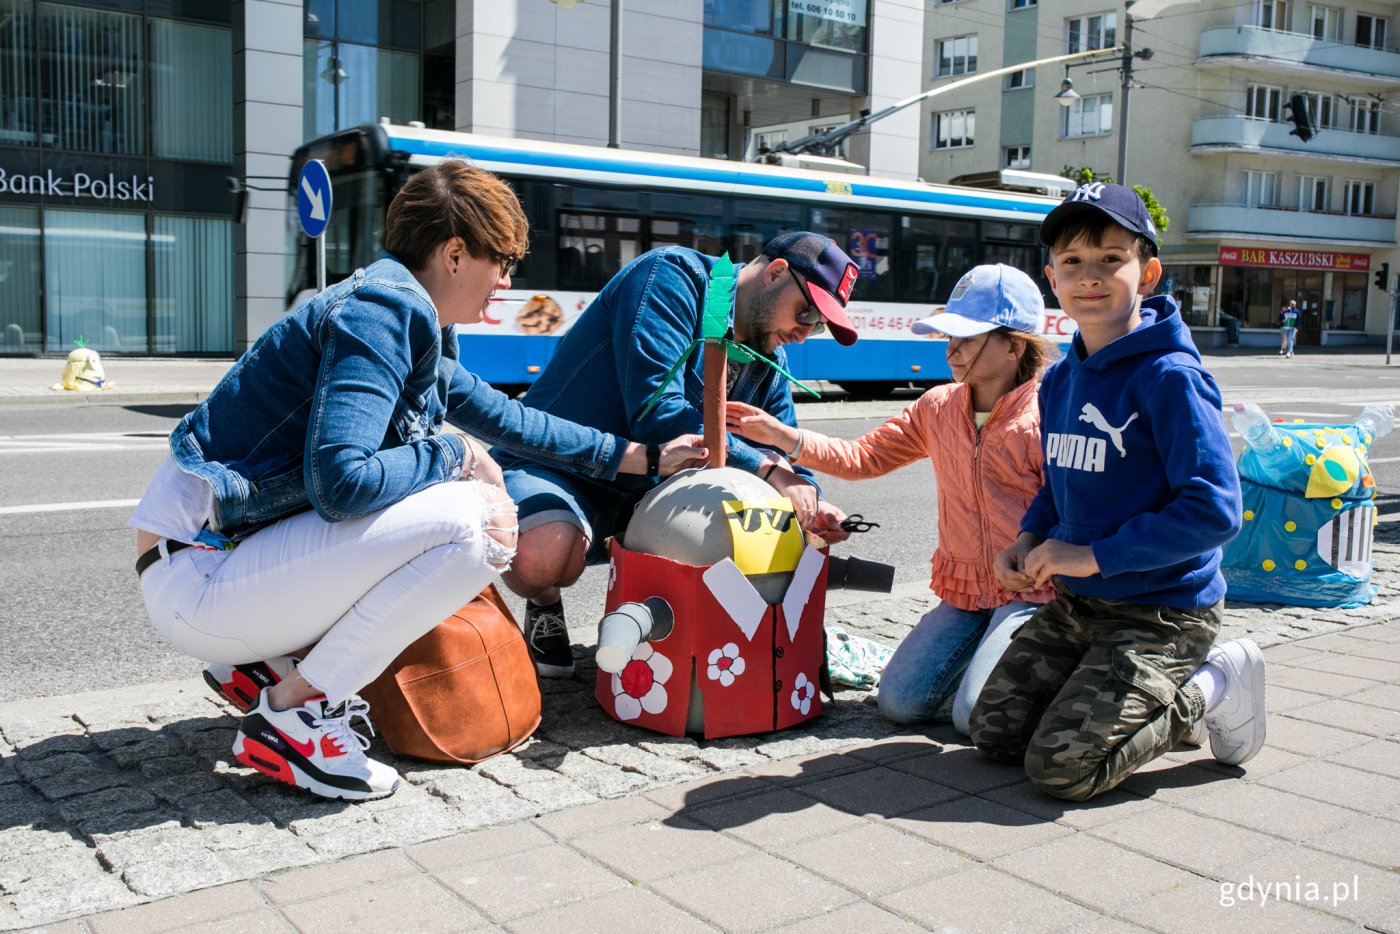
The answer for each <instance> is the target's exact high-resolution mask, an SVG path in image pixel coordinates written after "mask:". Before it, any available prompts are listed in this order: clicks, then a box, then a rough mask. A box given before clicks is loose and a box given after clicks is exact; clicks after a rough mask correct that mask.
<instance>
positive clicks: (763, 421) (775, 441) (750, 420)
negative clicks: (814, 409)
mask: <svg viewBox="0 0 1400 934" xmlns="http://www.w3.org/2000/svg"><path fill="white" fill-rule="evenodd" d="M724 427H725V428H727V429H729V430H730V431H732V432H735V433H737V434H741V435H743V436H744V437H745V438H748V439H749V440H750V441H757V442H758V443H759V444H770V445H772V446H773V447H775V448H779V449H781V450H784V451H791V450H792V449H793V448H795V447H797V438H798V434H797V429H796V428H793V427H791V426H789V425H784V424H783V423H782V422H780V421H778V420H777V419H776V418H774V417H773V416H771V415H769V414H768V413H767V412H765V411H763V410H762V409H760V408H756V407H754V406H752V405H748V404H747V403H744V402H728V403H725V406H724Z"/></svg>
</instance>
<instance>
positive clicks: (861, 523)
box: [841, 512, 880, 532]
mask: <svg viewBox="0 0 1400 934" xmlns="http://www.w3.org/2000/svg"><path fill="white" fill-rule="evenodd" d="M879 527H880V523H878V522H866V521H865V516H862V515H861V514H860V513H858V512H857V513H852V514H851V515H849V516H847V517H846V518H844V519H842V520H841V531H843V532H869V531H870V530H871V529H878V528H879Z"/></svg>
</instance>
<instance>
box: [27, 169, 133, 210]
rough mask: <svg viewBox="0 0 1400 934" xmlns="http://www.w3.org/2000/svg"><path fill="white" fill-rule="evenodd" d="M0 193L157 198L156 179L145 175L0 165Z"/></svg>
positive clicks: (124, 198) (129, 198)
mask: <svg viewBox="0 0 1400 934" xmlns="http://www.w3.org/2000/svg"><path fill="white" fill-rule="evenodd" d="M0 195H37V196H41V197H48V198H92V199H94V200H96V201H143V202H151V201H154V200H155V198H156V180H155V178H153V177H152V176H150V175H147V176H146V178H145V179H144V180H142V179H141V177H140V176H137V175H120V176H119V175H117V174H116V173H115V172H108V173H107V174H106V175H89V174H88V173H86V172H74V173H73V174H72V175H71V176H63V175H55V174H54V171H53V169H49V170H48V171H47V172H45V173H44V174H42V175H40V174H38V173H33V174H29V175H21V174H20V173H18V172H10V171H7V170H6V169H3V168H0Z"/></svg>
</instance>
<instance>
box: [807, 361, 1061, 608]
mask: <svg viewBox="0 0 1400 934" xmlns="http://www.w3.org/2000/svg"><path fill="white" fill-rule="evenodd" d="M1039 385H1040V381H1039V380H1029V381H1027V382H1025V383H1022V384H1021V385H1020V386H1017V387H1016V388H1015V389H1013V390H1011V391H1010V392H1009V393H1007V394H1006V395H1004V396H1002V397H1001V398H1000V399H998V400H997V402H996V405H994V406H992V412H991V416H990V417H989V418H988V419H987V424H986V425H985V426H983V428H982V432H981V436H980V438H979V436H978V432H977V426H976V424H975V423H974V422H973V420H972V401H971V392H972V390H971V389H969V388H968V387H967V386H965V385H963V384H961V383H950V384H948V385H945V386H938V387H935V388H933V389H930V390H929V391H928V392H926V393H924V394H923V395H922V396H920V397H919V398H918V399H916V400H915V401H914V402H913V403H911V404H910V405H909V406H908V407H907V408H905V410H904V411H903V412H902V413H900V414H899V415H896V416H895V417H894V418H891V419H890V420H889V421H887V422H885V423H884V424H883V425H881V426H880V427H879V428H876V429H875V430H874V431H871V432H869V433H867V434H865V435H864V436H862V437H860V438H857V439H856V440H854V441H847V440H844V439H841V438H827V437H825V436H823V435H818V434H815V433H814V432H811V431H806V430H803V432H802V454H801V457H800V459H799V463H801V464H802V466H804V467H811V468H812V469H814V470H818V471H820V472H822V473H825V474H830V475H831V476H833V477H839V478H841V479H842V480H865V479H869V478H871V477H879V476H883V475H884V474H887V473H889V472H890V471H892V470H897V469H898V468H900V467H903V466H904V465H906V464H912V463H913V462H914V461H916V460H919V459H920V458H922V457H927V458H928V459H929V460H930V461H932V462H933V471H934V474H935V475H936V477H937V484H936V485H937V488H938V546H937V548H935V549H934V552H933V561H932V564H933V579H932V581H931V582H930V583H929V587H930V589H932V590H933V592H934V593H936V594H938V596H939V597H941V598H942V599H944V600H946V601H947V602H948V603H951V604H952V605H953V606H955V607H957V608H958V609H960V610H987V609H993V608H995V607H999V606H1004V605H1006V604H1008V603H1012V602H1015V601H1026V602H1029V603H1048V602H1049V601H1050V600H1051V599H1052V598H1053V597H1054V596H1055V591H1054V589H1053V588H1051V587H1046V588H1044V589H1041V590H1035V591H1031V592H1029V593H1013V592H1011V591H1009V590H1007V589H1006V588H1005V587H1003V586H1002V585H1001V582H1000V581H998V580H997V577H996V574H995V573H993V571H992V561H993V560H994V559H995V558H996V556H997V553H998V552H1000V551H1001V550H1002V549H1004V548H1006V546H1008V545H1010V544H1011V543H1012V542H1013V541H1015V539H1016V536H1017V535H1018V534H1020V531H1021V516H1022V515H1024V514H1025V511H1026V507H1027V506H1029V505H1030V502H1031V500H1032V499H1033V498H1034V497H1035V494H1036V491H1037V490H1039V489H1040V483H1041V464H1042V453H1041V448H1040V413H1039V410H1038V409H1037V407H1036V389H1037V387H1038V386H1039Z"/></svg>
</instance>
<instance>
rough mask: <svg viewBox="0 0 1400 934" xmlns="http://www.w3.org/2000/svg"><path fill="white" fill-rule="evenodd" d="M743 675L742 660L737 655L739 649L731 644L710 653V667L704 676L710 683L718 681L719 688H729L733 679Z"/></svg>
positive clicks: (728, 643)
mask: <svg viewBox="0 0 1400 934" xmlns="http://www.w3.org/2000/svg"><path fill="white" fill-rule="evenodd" d="M743 673H744V659H743V658H742V657H741V656H740V655H739V647H738V646H737V645H735V644H734V643H733V642H726V643H725V644H724V645H723V646H721V647H720V648H718V649H715V650H714V651H713V652H711V653H710V667H709V668H708V669H707V671H706V674H708V675H709V676H710V680H711V681H718V682H719V684H720V687H725V688H727V687H729V686H730V685H731V684H733V683H734V679H735V678H737V677H739V676H740V675H741V674H743Z"/></svg>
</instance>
